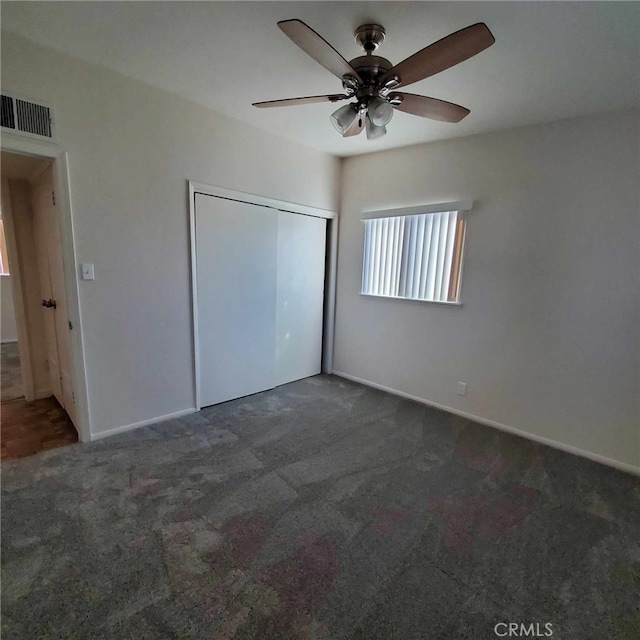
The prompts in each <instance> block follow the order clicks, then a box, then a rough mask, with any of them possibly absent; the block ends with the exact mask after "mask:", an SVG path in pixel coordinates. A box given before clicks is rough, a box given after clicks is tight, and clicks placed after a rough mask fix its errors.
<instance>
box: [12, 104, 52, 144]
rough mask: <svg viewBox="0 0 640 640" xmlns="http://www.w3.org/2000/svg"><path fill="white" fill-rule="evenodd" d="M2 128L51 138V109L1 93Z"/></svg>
mask: <svg viewBox="0 0 640 640" xmlns="http://www.w3.org/2000/svg"><path fill="white" fill-rule="evenodd" d="M1 105H2V114H1V118H0V119H1V121H2V128H3V129H8V130H10V131H13V132H14V133H21V134H24V135H29V136H36V137H38V138H48V139H49V140H51V139H52V138H53V129H52V122H53V118H52V113H51V109H50V108H49V107H48V106H47V105H45V104H41V103H38V102H33V101H30V100H23V99H22V98H18V97H16V96H10V95H2V97H1Z"/></svg>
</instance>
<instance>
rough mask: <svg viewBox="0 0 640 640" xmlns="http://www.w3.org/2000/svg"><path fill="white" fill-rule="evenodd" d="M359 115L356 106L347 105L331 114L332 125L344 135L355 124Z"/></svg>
mask: <svg viewBox="0 0 640 640" xmlns="http://www.w3.org/2000/svg"><path fill="white" fill-rule="evenodd" d="M357 113H358V111H357V109H356V107H355V105H352V104H345V105H344V106H342V107H340V108H339V109H338V110H337V111H334V112H333V113H332V114H331V124H332V125H333V126H334V127H335V129H336V131H337V132H338V133H340V134H343V133H344V132H345V131H346V130H347V129H348V128H349V127H350V126H351V125H352V124H353V121H354V120H355V119H356V115H357Z"/></svg>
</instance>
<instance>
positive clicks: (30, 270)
mask: <svg viewBox="0 0 640 640" xmlns="http://www.w3.org/2000/svg"><path fill="white" fill-rule="evenodd" d="M1 162H2V207H1V209H2V232H3V240H4V247H3V264H2V268H3V272H4V275H3V276H2V287H3V300H2V302H3V303H4V304H3V308H2V316H3V318H2V320H3V325H4V323H5V321H7V322H9V324H10V320H9V318H10V316H13V320H14V326H15V334H14V336H5V335H3V340H5V339H6V342H3V345H2V346H3V349H2V355H3V362H2V365H3V385H2V388H1V389H0V394H1V396H2V402H3V405H2V414H3V415H2V440H3V442H2V457H3V458H6V457H22V456H24V455H29V454H31V453H37V452H38V451H42V450H46V449H50V448H54V447H56V446H61V445H62V444H67V443H69V442H74V441H77V440H78V433H77V431H78V430H77V427H76V426H75V425H76V424H77V422H78V417H77V407H76V393H75V389H74V379H75V376H74V372H73V358H72V352H71V339H70V335H69V333H70V330H71V327H72V324H71V323H70V319H69V312H68V305H67V293H66V285H65V276H64V266H63V248H62V238H61V234H60V224H59V218H58V210H57V203H56V186H55V179H54V160H53V159H51V158H46V157H44V158H43V157H37V156H31V155H22V154H16V153H10V152H7V151H2V157H1ZM7 285H8V286H7ZM5 289H8V291H5ZM7 307H9V308H7ZM9 329H11V326H9ZM3 334H4V332H3ZM11 337H15V340H14V341H9V338H11ZM5 345H6V346H5ZM5 365H6V366H7V370H8V373H9V375H8V376H5V375H4V366H5ZM5 379H6V380H5ZM5 381H6V382H7V383H8V384H7V385H5V384H4V382H5ZM19 391H21V392H22V393H19ZM21 396H22V397H21Z"/></svg>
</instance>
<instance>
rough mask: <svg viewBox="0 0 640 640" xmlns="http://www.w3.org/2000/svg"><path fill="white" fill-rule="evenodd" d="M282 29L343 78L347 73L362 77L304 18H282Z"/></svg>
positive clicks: (279, 23)
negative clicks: (303, 20)
mask: <svg viewBox="0 0 640 640" xmlns="http://www.w3.org/2000/svg"><path fill="white" fill-rule="evenodd" d="M278 26H279V27H280V29H281V30H282V31H283V32H284V33H285V34H286V35H287V36H289V38H291V40H293V42H295V44H297V45H298V46H299V47H300V48H301V49H302V50H303V51H304V52H305V53H307V54H309V55H310V56H311V57H312V58H313V59H314V60H315V61H316V62H319V63H320V64H321V65H322V66H323V67H324V68H325V69H328V70H329V71H331V73H333V75H334V76H337V77H338V78H340V79H341V80H342V77H343V76H345V75H352V76H355V77H356V78H357V79H358V80H359V81H360V82H362V78H360V76H359V75H358V73H357V72H356V70H355V69H354V68H353V67H352V66H351V65H350V64H349V63H348V62H347V61H346V60H345V59H344V58H343V57H342V56H341V55H340V54H339V53H338V52H337V51H336V50H335V49H334V48H333V47H332V46H331V45H330V44H329V43H328V42H327V41H326V40H325V39H324V38H323V37H322V36H321V35H320V34H318V33H316V32H315V31H314V30H313V29H312V28H311V27H310V26H308V25H306V24H305V23H304V22H302V20H282V21H280V22H278Z"/></svg>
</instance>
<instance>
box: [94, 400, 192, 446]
mask: <svg viewBox="0 0 640 640" xmlns="http://www.w3.org/2000/svg"><path fill="white" fill-rule="evenodd" d="M195 412H196V408H195V407H191V408H190V409H183V410H182V411H176V412H175V413H168V414H167V415H164V416H157V417H156V418H150V419H149V420H141V421H140V422H134V423H132V424H126V425H124V426H123V427H116V428H115V429H107V431H100V432H99V433H92V434H91V441H92V442H93V441H94V440H102V439H103V438H108V437H110V436H115V435H117V434H118V433H125V432H126V431H133V430H134V429H139V428H140V427H147V426H149V425H150V424H157V423H158V422H164V421H165V420H173V419H175V418H182V417H183V416H188V415H190V414H191V413H195Z"/></svg>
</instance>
